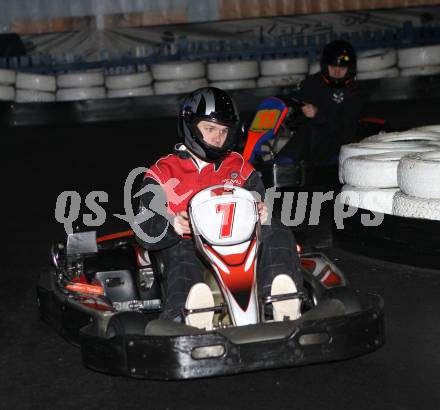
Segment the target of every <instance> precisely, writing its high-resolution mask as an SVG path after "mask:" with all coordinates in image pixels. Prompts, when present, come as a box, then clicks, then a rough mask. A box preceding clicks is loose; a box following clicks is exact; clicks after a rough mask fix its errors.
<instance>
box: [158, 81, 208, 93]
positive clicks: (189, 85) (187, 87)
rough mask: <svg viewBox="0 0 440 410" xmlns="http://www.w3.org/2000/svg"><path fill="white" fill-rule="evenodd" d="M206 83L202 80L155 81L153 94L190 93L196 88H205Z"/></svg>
mask: <svg viewBox="0 0 440 410" xmlns="http://www.w3.org/2000/svg"><path fill="white" fill-rule="evenodd" d="M207 86H208V82H207V81H206V79H204V78H196V79H190V80H179V81H156V82H155V83H154V84H153V88H154V94H156V95H164V94H183V93H190V92H192V91H194V90H197V88H201V87H207Z"/></svg>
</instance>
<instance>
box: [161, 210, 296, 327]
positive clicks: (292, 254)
mask: <svg viewBox="0 0 440 410" xmlns="http://www.w3.org/2000/svg"><path fill="white" fill-rule="evenodd" d="M261 228H262V230H261V233H262V244H261V248H260V256H259V258H260V259H259V264H258V268H257V269H258V271H257V284H258V293H259V297H260V298H264V297H266V296H268V295H269V294H270V288H271V285H272V280H273V278H274V277H275V276H276V275H278V274H280V273H285V274H288V275H290V276H291V277H292V279H293V280H294V282H295V284H296V286H297V288H298V290H299V291H301V290H302V289H303V278H302V275H301V272H300V269H299V266H300V263H299V258H298V254H297V252H296V242H295V238H294V236H293V234H292V232H291V231H290V230H289V229H288V228H287V227H285V226H284V225H282V224H281V222H280V221H279V220H278V219H275V218H272V224H271V225H263V226H262V227H261ZM160 257H161V260H162V262H163V264H164V277H163V280H164V283H163V285H164V286H163V291H164V293H165V295H164V301H165V304H164V310H163V313H162V317H163V318H167V319H173V318H175V317H176V316H178V315H179V314H180V312H181V311H182V308H183V307H184V306H185V302H186V298H187V296H188V293H189V290H190V289H191V287H192V286H193V285H194V284H195V283H197V282H203V272H204V271H205V270H206V267H205V265H204V264H203V262H202V261H201V259H200V257H199V256H198V255H197V253H196V249H195V247H194V243H193V241H192V240H191V239H182V240H181V241H180V242H179V243H177V244H176V245H174V246H172V247H170V248H168V249H165V250H162V251H161V255H160Z"/></svg>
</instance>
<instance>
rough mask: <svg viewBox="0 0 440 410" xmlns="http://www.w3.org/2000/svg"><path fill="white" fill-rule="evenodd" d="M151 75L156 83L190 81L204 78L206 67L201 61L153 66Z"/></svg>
mask: <svg viewBox="0 0 440 410" xmlns="http://www.w3.org/2000/svg"><path fill="white" fill-rule="evenodd" d="M151 73H152V74H153V78H154V79H155V80H156V81H176V80H188V79H191V78H201V77H204V76H205V65H204V63H202V62H200V61H193V62H174V63H161V64H153V65H152V66H151ZM167 94H168V93H167Z"/></svg>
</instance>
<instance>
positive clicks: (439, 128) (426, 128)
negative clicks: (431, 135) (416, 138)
mask: <svg viewBox="0 0 440 410" xmlns="http://www.w3.org/2000/svg"><path fill="white" fill-rule="evenodd" d="M411 131H420V132H437V133H439V132H440V124H432V125H423V126H421V127H416V128H412V130H411Z"/></svg>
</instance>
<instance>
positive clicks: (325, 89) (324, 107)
mask: <svg viewBox="0 0 440 410" xmlns="http://www.w3.org/2000/svg"><path fill="white" fill-rule="evenodd" d="M294 97H295V98H297V99H298V100H301V101H303V102H304V103H310V104H313V105H315V106H316V107H317V108H318V112H317V114H316V116H315V118H311V119H307V120H306V121H307V122H309V123H310V124H311V125H312V126H314V127H317V128H318V129H319V131H320V132H322V133H324V134H325V135H326V136H328V137H329V138H335V139H337V140H338V142H340V143H345V142H348V141H350V140H351V139H352V138H353V137H354V136H355V135H356V130H357V126H358V121H359V116H360V111H361V107H362V100H363V98H362V96H361V93H360V90H359V87H358V85H357V83H356V82H352V83H350V84H348V85H346V86H344V87H339V88H337V87H332V86H330V85H329V84H327V83H326V82H325V81H324V78H323V77H322V75H321V73H316V74H314V75H311V76H309V77H307V78H306V79H305V80H304V81H302V82H301V84H300V86H299V88H298V90H296V91H295V93H294Z"/></svg>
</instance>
